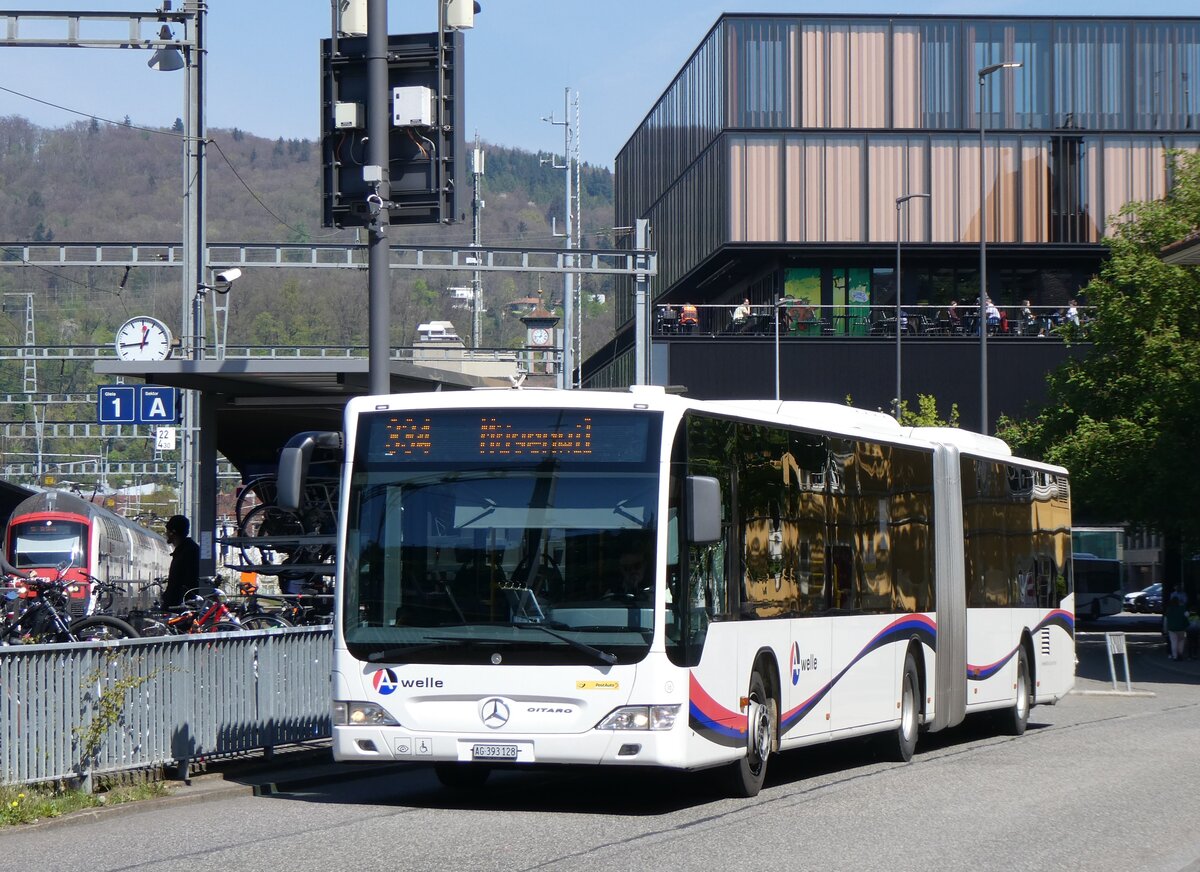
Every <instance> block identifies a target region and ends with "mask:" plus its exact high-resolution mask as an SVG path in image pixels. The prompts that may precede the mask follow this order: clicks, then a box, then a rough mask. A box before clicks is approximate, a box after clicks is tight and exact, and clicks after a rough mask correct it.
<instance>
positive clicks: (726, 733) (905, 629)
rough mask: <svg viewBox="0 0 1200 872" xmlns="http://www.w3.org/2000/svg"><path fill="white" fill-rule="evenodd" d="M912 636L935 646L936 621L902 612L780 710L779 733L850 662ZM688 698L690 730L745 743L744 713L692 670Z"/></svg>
mask: <svg viewBox="0 0 1200 872" xmlns="http://www.w3.org/2000/svg"><path fill="white" fill-rule="evenodd" d="M914 637H915V638H918V639H920V640H921V641H922V642H924V643H925V644H926V645H928V646H929V647H930V648H934V649H936V648H937V624H936V623H934V621H932V620H931V619H930V618H928V617H926V616H925V615H905V616H904V617H902V618H897V619H896V620H895V621H893V622H892V623H890V624H888V625H887V626H886V627H884V628H883V629H882V630H880V631H879V632H878V633H876V634H875V636H874V637H872V638H871V640H870V641H869V642H867V644H866V645H864V646H863V648H862V650H860V651H859V652H858V654H856V655H855V656H854V657H853V658H852V659H851V660H850V662H849V663H847V664H846V666H845V667H844V668H843V669H842V671H841V672H839V673H838V674H837V675H835V676H834V677H833V679H832V680H831V681H829V682H828V683H827V684H825V685H824V686H823V687H821V688H820V689H819V690H817V692H816V693H814V694H813V695H812V696H810V697H809V698H808V699H806V700H804V702H802V703H800V705H798V706H796V707H795V708H793V709H791V710H790V711H787V712H784V713H783V715H782V717H780V719H779V720H780V723H779V728H780V732H781V734H784V733H787V731H788V730H790V729H791V728H792V727H794V726H795V725H796V724H797V723H799V722H800V719H801V718H803V717H804V716H805V715H806V714H808V713H809V712H810V711H811V710H812V709H813V707H814V706H815V705H816V704H817V703H818V702H820V701H821V700H822V699H823V698H824V697H825V696H826V695H827V694H828V693H829V691H830V690H832V689H833V687H834V685H835V684H837V683H838V682H839V681H840V680H841V679H842V676H844V675H845V674H846V673H847V672H849V671H850V669H851V668H852V667H853V666H854V664H856V663H857V662H858V661H859V660H861V659H862V658H863V657H865V656H866V655H867V654H869V653H871V652H872V651H874V650H876V649H877V648H882V647H883V646H885V645H890V644H892V643H894V642H901V641H902V642H907V641H908V640H909V639H912V638H914ZM690 697H691V703H690V708H689V711H688V724H689V726H691V728H692V729H693V730H695V731H696V732H697V733H700V734H701V735H702V736H704V737H705V738H706V739H708V740H709V741H712V742H715V743H717V744H718V745H725V746H728V747H736V746H742V745H745V743H746V715H745V713H744V712H735V711H732V710H731V709H727V708H725V707H724V706H722V705H721V704H720V703H719V702H717V701H716V700H715V699H713V698H712V696H710V695H709V693H708V692H707V691H706V690H705V689H704V688H703V687H702V686H701V684H700V682H699V681H697V680H696V676H695V673H694V672H693V673H692V675H691V679H690Z"/></svg>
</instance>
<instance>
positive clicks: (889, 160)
mask: <svg viewBox="0 0 1200 872" xmlns="http://www.w3.org/2000/svg"><path fill="white" fill-rule="evenodd" d="M906 150H907V149H906V148H905V140H904V139H891V138H888V139H881V138H878V137H873V138H872V139H871V141H870V145H869V147H868V153H867V154H868V156H867V163H868V168H869V170H868V188H867V190H869V191H870V197H871V209H870V215H871V219H870V228H869V230H870V236H869V239H870V240H871V241H872V242H895V241H896V198H897V197H900V196H903V195H904V194H907V193H913V192H912V191H910V190H909V185H908V181H907V179H906V178H905V175H906V174H905V167H906V163H907V162H906V161H905V152H906ZM915 205H916V201H910V202H909V204H908V207H906V208H911V207H912V206H915ZM905 237H906V238H908V234H905Z"/></svg>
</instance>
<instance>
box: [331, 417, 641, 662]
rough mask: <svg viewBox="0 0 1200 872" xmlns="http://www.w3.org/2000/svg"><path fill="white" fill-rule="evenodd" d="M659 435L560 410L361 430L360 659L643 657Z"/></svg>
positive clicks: (354, 600)
mask: <svg viewBox="0 0 1200 872" xmlns="http://www.w3.org/2000/svg"><path fill="white" fill-rule="evenodd" d="M660 427H661V418H660V416H658V415H654V414H650V413H632V412H594V411H592V412H579V411H564V410H561V409H560V410H554V411H540V410H529V409H524V410H520V411H518V412H512V413H505V414H504V415H502V416H497V415H496V414H495V413H494V412H493V413H489V414H486V415H484V414H480V413H478V412H463V411H452V412H451V411H447V412H430V413H421V414H420V415H419V416H411V415H410V416H398V415H397V414H395V413H390V412H389V413H378V414H369V415H363V416H362V417H361V418H360V419H359V428H358V437H357V448H356V451H355V457H354V467H353V469H352V472H351V477H350V494H349V500H348V504H347V512H348V523H347V529H348V531H349V532H348V534H347V542H346V551H345V567H344V579H345V583H344V586H343V593H342V595H343V597H344V608H343V631H344V634H345V639H346V643H347V646H348V648H349V649H350V651H351V653H352V654H354V655H355V656H357V657H360V658H362V659H366V660H368V661H376V662H378V661H382V660H387V661H389V662H421V663H476V662H478V663H489V662H490V663H495V662H504V663H546V664H554V663H581V662H584V663H598V662H601V663H614V662H621V663H628V662H633V661H636V660H639V659H641V658H642V657H644V656H645V653H646V651H647V650H648V648H649V644H650V640H651V638H652V636H653V629H654V628H653V614H654V591H655V587H656V586H655V584H654V573H653V566H654V553H655V536H656V531H657V528H658V518H657V512H658V504H659V480H660V475H659V469H658V456H659V452H658V445H659V435H658V433H659V429H660ZM497 658H499V660H497Z"/></svg>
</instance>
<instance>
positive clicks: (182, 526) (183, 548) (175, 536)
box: [163, 515, 200, 608]
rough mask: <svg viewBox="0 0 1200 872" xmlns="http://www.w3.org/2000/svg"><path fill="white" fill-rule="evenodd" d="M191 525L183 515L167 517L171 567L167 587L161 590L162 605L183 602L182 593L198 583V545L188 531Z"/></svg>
mask: <svg viewBox="0 0 1200 872" xmlns="http://www.w3.org/2000/svg"><path fill="white" fill-rule="evenodd" d="M191 527H192V525H191V523H189V522H188V519H187V518H185V517H184V516H183V515H172V516H171V517H170V518H168V519H167V525H166V534H167V544H168V545H170V546H171V547H172V548H174V549H175V550H174V551H172V552H171V569H170V571H168V573H167V588H166V590H164V591H163V606H164V607H166V608H171V607H173V606H178V605H180V604H182V603H183V597H184V594H186V593H187V592H188V591H189V590H192V589H193V588H196V587H199V585H200V546H199V545H197V544H196V542H195V540H193V539H192V538H191V537H190V536H188V531H189V530H190V529H191Z"/></svg>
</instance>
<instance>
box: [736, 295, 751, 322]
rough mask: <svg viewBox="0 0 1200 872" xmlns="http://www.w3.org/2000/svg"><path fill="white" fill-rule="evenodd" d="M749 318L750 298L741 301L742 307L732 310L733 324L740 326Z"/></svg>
mask: <svg viewBox="0 0 1200 872" xmlns="http://www.w3.org/2000/svg"><path fill="white" fill-rule="evenodd" d="M749 317H750V298H749V297H746V298H745V299H743V300H742V305H740V306H738V307H737V308H736V309H734V310H733V323H735V324H741V323H742V322H744V321H745V320H746V319H747V318H749Z"/></svg>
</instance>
